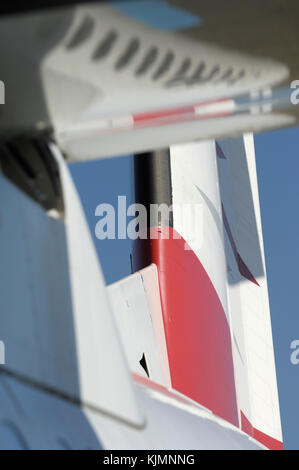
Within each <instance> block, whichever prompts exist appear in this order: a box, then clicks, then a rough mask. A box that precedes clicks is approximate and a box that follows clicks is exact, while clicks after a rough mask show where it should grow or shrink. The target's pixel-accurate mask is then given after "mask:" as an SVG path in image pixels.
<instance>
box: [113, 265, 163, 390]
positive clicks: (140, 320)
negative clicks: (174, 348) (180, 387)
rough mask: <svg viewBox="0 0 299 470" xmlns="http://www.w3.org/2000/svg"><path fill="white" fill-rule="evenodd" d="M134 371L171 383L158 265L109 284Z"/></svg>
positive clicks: (129, 360) (131, 367) (122, 337)
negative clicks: (145, 367) (144, 364)
mask: <svg viewBox="0 0 299 470" xmlns="http://www.w3.org/2000/svg"><path fill="white" fill-rule="evenodd" d="M107 290H108V294H109V299H110V303H111V306H112V308H113V312H114V317H115V320H116V324H117V327H118V331H119V335H120V337H121V339H122V343H123V347H124V350H125V352H126V357H127V360H128V363H129V367H130V370H131V371H132V372H135V373H137V374H139V375H143V376H145V377H147V374H146V372H145V370H144V368H143V367H142V366H141V365H140V360H141V359H142V357H144V359H145V361H146V364H147V368H148V372H149V377H150V378H151V380H153V381H154V382H157V383H160V384H161V385H164V386H165V387H167V388H169V387H170V386H171V381H170V374H169V365H168V357H167V349H166V342H165V334H164V325H163V316H162V311H161V300H160V290H159V281H158V273H157V268H156V266H155V265H154V264H152V265H150V266H148V267H147V268H145V269H143V270H141V271H138V272H137V273H135V274H133V275H132V276H129V277H127V278H125V279H122V280H121V281H119V282H116V283H114V284H111V285H110V286H108V287H107Z"/></svg>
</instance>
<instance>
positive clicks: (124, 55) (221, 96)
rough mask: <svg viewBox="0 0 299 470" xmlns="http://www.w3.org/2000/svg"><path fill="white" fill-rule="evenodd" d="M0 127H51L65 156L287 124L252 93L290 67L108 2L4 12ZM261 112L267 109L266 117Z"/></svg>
mask: <svg viewBox="0 0 299 470" xmlns="http://www.w3.org/2000/svg"><path fill="white" fill-rule="evenodd" d="M0 52H1V57H2V67H1V74H2V76H1V79H2V80H3V82H4V84H5V95H6V104H5V106H4V107H2V109H1V115H0V124H1V129H2V132H7V130H8V129H9V133H10V134H15V133H18V134H20V133H24V132H25V133H26V132H28V131H35V132H37V133H38V132H52V134H53V135H54V136H55V139H56V140H57V142H58V144H59V146H60V148H61V149H62V151H63V152H64V153H65V155H66V156H67V158H68V159H69V160H70V161H72V160H73V161H77V160H85V159H91V158H99V157H101V156H102V157H105V156H111V155H116V154H121V153H124V152H137V151H138V152H140V151H145V150H149V149H152V148H153V145H154V146H155V148H159V147H161V146H165V145H170V144H174V143H179V142H184V141H190V140H193V139H203V138H207V137H209V136H211V135H216V136H225V135H235V134H237V133H239V134H240V133H242V131H245V130H254V131H257V130H260V129H267V128H269V127H270V128H271V127H276V126H283V125H289V124H291V123H292V122H293V119H292V117H291V116H288V115H285V114H281V113H278V114H274V115H273V116H272V115H268V114H267V113H268V112H269V110H271V105H269V103H268V106H264V107H263V106H259V105H258V104H257V103H256V100H255V98H254V94H255V95H256V94H257V95H259V93H261V95H263V96H264V97H266V98H267V99H269V96H270V97H271V93H272V91H271V87H273V86H274V85H277V84H278V83H280V82H282V81H283V80H285V79H286V77H287V76H288V67H286V66H285V65H283V64H282V63H279V62H275V61H272V60H271V59H268V58H266V59H261V58H256V57H250V56H248V55H247V54H240V53H239V52H234V51H233V50H231V49H228V50H225V49H223V48H222V47H220V46H217V45H216V46H215V45H211V44H209V43H207V42H205V41H202V40H200V41H197V40H193V39H192V38H191V39H190V38H188V37H185V36H183V35H180V34H178V33H174V32H168V31H162V30H158V29H155V28H152V27H150V26H146V25H144V24H142V23H140V22H138V21H137V20H134V19H132V18H130V17H129V16H126V15H124V14H122V13H120V12H119V11H117V10H116V9H115V8H113V6H107V5H102V4H100V5H95V4H91V5H79V6H69V7H65V8H61V9H56V10H49V11H47V10H46V11H42V12H33V13H30V14H24V15H17V16H3V17H1V28H0ZM265 113H266V114H265Z"/></svg>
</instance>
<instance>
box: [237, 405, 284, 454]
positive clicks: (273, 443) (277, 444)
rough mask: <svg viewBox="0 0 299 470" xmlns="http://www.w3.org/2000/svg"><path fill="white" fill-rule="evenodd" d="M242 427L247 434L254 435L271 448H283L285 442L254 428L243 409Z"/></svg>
mask: <svg viewBox="0 0 299 470" xmlns="http://www.w3.org/2000/svg"><path fill="white" fill-rule="evenodd" d="M241 428H242V430H243V431H244V432H246V434H248V435H249V436H252V437H253V438H254V439H256V440H257V441H259V442H260V443H261V444H263V445H264V446H265V447H268V449H270V450H283V442H281V441H279V440H277V439H274V437H271V436H268V434H265V433H263V432H262V431H259V430H258V429H256V428H254V427H253V426H252V424H251V423H250V421H249V420H248V419H247V418H246V416H245V415H244V413H243V412H242V411H241Z"/></svg>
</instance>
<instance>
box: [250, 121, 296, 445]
mask: <svg viewBox="0 0 299 470" xmlns="http://www.w3.org/2000/svg"><path fill="white" fill-rule="evenodd" d="M298 142H299V128H298V127H296V128H292V129H284V130H279V131H275V132H274V131H273V132H267V133H263V134H258V135H256V136H255V149H256V162H257V173H258V181H259V192H260V205H261V214H262V224H263V235H264V246H265V256H266V266H267V275H268V287H269V297H270V306H271V318H272V329H273V340H274V348H275V359H276V372H277V379H278V389H279V396H280V408H281V410H280V411H281V420H282V427H283V434H284V441H285V444H286V447H288V448H293V449H294V448H296V449H299V432H298V422H299V404H298V396H299V364H298V365H293V364H292V363H291V361H290V354H291V350H290V343H291V342H292V341H293V340H294V339H299V304H298V294H299V276H298V266H299V245H298V241H299V210H298V209H299V149H298Z"/></svg>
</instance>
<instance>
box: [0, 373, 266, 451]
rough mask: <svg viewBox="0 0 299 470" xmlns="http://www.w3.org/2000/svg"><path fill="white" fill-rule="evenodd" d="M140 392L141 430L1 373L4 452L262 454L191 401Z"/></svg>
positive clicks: (247, 439) (0, 426) (0, 445)
mask: <svg viewBox="0 0 299 470" xmlns="http://www.w3.org/2000/svg"><path fill="white" fill-rule="evenodd" d="M135 388H136V390H135V392H136V395H137V398H138V402H139V403H140V405H141V407H142V410H143V413H144V414H145V416H146V421H145V425H144V427H142V428H139V429H137V428H134V427H132V426H129V425H128V424H127V423H125V422H121V421H118V420H117V419H116V420H115V419H113V418H112V417H110V416H107V415H105V414H102V413H101V412H97V411H95V410H91V409H90V408H84V407H79V406H78V405H75V404H73V403H71V402H68V401H66V400H63V399H61V398H60V397H59V396H55V395H53V394H49V393H45V392H44V391H42V390H40V389H38V388H35V387H30V386H28V385H25V384H23V383H21V382H19V381H17V380H14V379H13V378H9V377H6V376H4V375H3V374H2V375H1V376H0V401H1V404H2V406H1V409H0V437H1V439H0V449H3V448H4V449H7V448H14V449H15V448H19V449H97V450H99V449H103V448H104V449H134V450H136V449H153V450H154V449H157V450H160V449H161V450H162V449H249V450H250V449H262V446H261V445H260V444H258V443H257V442H255V441H254V440H253V439H251V438H250V437H248V436H247V435H246V434H244V433H242V432H240V431H239V430H238V429H236V428H234V427H233V426H231V425H230V424H228V423H226V422H225V421H223V420H220V419H219V418H216V417H215V416H213V415H212V414H211V413H208V412H207V411H205V410H202V409H201V408H200V407H198V406H196V405H195V404H194V403H192V402H188V401H187V402H182V401H181V400H180V397H179V396H176V395H175V394H174V395H171V396H169V395H168V394H167V393H163V392H160V391H156V390H154V389H151V388H148V387H144V386H135Z"/></svg>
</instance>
